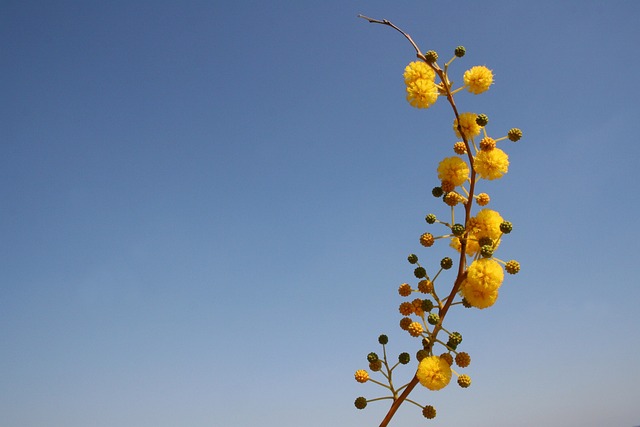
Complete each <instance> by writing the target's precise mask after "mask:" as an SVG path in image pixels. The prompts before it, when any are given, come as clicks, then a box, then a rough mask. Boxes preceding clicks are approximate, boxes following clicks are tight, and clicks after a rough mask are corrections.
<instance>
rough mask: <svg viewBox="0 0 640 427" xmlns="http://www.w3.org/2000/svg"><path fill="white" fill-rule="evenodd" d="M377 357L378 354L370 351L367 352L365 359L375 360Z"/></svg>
mask: <svg viewBox="0 0 640 427" xmlns="http://www.w3.org/2000/svg"><path fill="white" fill-rule="evenodd" d="M378 359H379V358H378V355H377V354H375V353H374V352H371V353H369V354H367V360H368V361H369V362H375V361H376V360H378Z"/></svg>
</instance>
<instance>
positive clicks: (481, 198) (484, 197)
mask: <svg viewBox="0 0 640 427" xmlns="http://www.w3.org/2000/svg"><path fill="white" fill-rule="evenodd" d="M490 201H491V197H489V195H488V194H487V193H480V194H478V195H477V196H476V203H477V204H478V205H480V206H486V205H488V204H489V202H490Z"/></svg>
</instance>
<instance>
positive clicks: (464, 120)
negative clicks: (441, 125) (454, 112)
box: [453, 113, 480, 139]
mask: <svg viewBox="0 0 640 427" xmlns="http://www.w3.org/2000/svg"><path fill="white" fill-rule="evenodd" d="M476 117H478V115H477V114H476V113H462V114H460V126H461V127H462V133H464V135H465V136H466V137H467V139H472V138H473V137H474V136H476V135H480V125H478V124H477V123H476ZM453 130H454V131H455V133H456V135H457V136H458V137H460V138H462V135H460V132H458V119H454V120H453Z"/></svg>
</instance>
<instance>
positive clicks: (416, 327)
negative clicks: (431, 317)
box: [407, 322, 423, 337]
mask: <svg viewBox="0 0 640 427" xmlns="http://www.w3.org/2000/svg"><path fill="white" fill-rule="evenodd" d="M422 330H423V329H422V325H421V324H420V323H419V322H412V323H411V324H410V325H409V327H408V328H407V331H408V332H409V335H411V336H412V337H419V336H420V334H422Z"/></svg>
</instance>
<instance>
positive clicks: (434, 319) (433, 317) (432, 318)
mask: <svg viewBox="0 0 640 427" xmlns="http://www.w3.org/2000/svg"><path fill="white" fill-rule="evenodd" d="M439 320H440V316H438V314H437V313H429V317H427V322H428V323H429V324H430V325H435V324H437V323H438V321H439Z"/></svg>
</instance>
